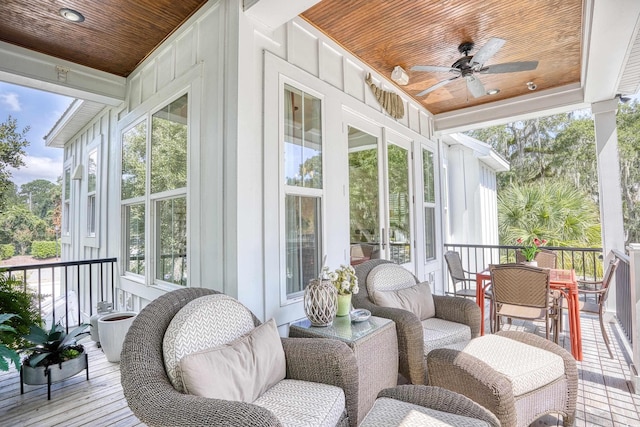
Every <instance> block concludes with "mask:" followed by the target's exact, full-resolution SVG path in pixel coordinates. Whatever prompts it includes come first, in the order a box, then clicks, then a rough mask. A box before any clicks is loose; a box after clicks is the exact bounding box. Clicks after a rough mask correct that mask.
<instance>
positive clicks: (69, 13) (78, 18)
mask: <svg viewBox="0 0 640 427" xmlns="http://www.w3.org/2000/svg"><path fill="white" fill-rule="evenodd" d="M58 13H60V16H62V17H63V18H64V19H66V20H68V21H71V22H82V21H84V16H83V15H82V14H81V13H80V12H78V11H77V10H73V9H69V8H66V7H63V8H62V9H60V10H59V11H58Z"/></svg>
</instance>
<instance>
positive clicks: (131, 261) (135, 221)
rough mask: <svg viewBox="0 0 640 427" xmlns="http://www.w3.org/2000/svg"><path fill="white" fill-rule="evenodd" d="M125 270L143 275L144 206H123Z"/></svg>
mask: <svg viewBox="0 0 640 427" xmlns="http://www.w3.org/2000/svg"><path fill="white" fill-rule="evenodd" d="M124 209H125V221H126V228H125V233H126V236H125V245H126V248H127V250H126V251H125V258H126V260H125V268H126V269H127V271H130V272H132V273H137V274H144V270H145V247H144V205H143V204H139V205H129V206H125V208H124Z"/></svg>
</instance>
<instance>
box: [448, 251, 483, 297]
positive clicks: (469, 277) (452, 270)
mask: <svg viewBox="0 0 640 427" xmlns="http://www.w3.org/2000/svg"><path fill="white" fill-rule="evenodd" d="M444 259H445V260H446V261H447V267H448V269H449V275H450V276H451V281H452V282H453V296H456V297H457V296H461V297H471V298H475V297H476V289H475V286H472V285H475V283H476V278H475V275H476V273H473V272H471V271H467V270H465V269H464V268H462V260H461V259H460V254H459V253H458V252H456V251H447V252H445V254H444ZM460 283H462V287H461V289H460V290H458V284H460Z"/></svg>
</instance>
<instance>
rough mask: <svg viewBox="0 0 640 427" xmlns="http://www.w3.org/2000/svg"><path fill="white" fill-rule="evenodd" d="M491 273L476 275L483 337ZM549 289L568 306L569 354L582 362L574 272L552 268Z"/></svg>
mask: <svg viewBox="0 0 640 427" xmlns="http://www.w3.org/2000/svg"><path fill="white" fill-rule="evenodd" d="M490 280H491V273H490V272H489V270H484V271H481V272H479V273H476V302H477V304H478V306H479V307H480V312H481V314H482V315H481V317H480V334H481V335H484V292H485V290H486V288H487V287H488V286H490V284H491V283H490ZM549 287H550V288H551V289H554V290H557V291H560V292H562V294H563V296H564V297H565V298H567V305H568V306H569V335H570V337H571V354H572V355H573V357H574V358H575V359H576V360H578V361H581V360H582V332H581V330H580V301H579V299H578V296H579V295H578V281H577V279H576V272H575V270H573V269H571V270H560V269H555V268H552V269H550V272H549Z"/></svg>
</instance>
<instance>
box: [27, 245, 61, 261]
mask: <svg viewBox="0 0 640 427" xmlns="http://www.w3.org/2000/svg"><path fill="white" fill-rule="evenodd" d="M59 253H60V245H59V244H58V242H56V241H52V242H51V241H35V242H32V243H31V255H32V256H33V257H34V258H36V259H46V258H52V257H55V256H57V255H58V254H59Z"/></svg>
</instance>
